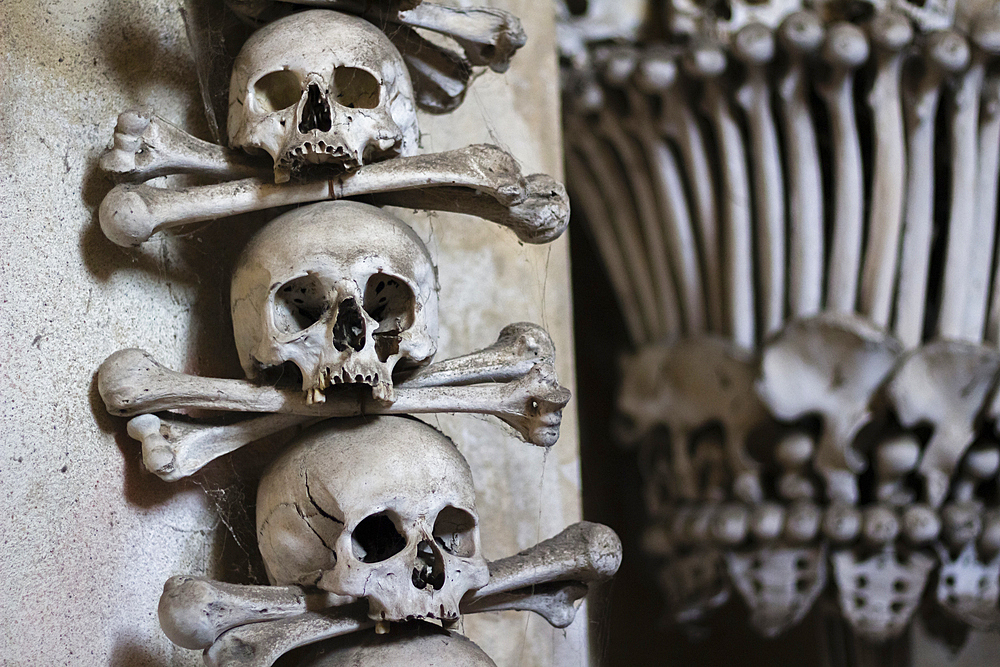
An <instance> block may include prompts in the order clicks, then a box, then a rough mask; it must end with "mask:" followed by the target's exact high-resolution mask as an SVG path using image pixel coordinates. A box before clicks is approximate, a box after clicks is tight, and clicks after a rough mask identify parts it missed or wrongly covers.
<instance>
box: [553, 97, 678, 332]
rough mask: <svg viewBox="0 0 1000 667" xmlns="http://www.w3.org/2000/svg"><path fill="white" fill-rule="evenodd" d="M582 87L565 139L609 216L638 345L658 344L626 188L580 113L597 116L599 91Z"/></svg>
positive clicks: (648, 278) (655, 308) (655, 307)
mask: <svg viewBox="0 0 1000 667" xmlns="http://www.w3.org/2000/svg"><path fill="white" fill-rule="evenodd" d="M582 85H583V87H584V90H583V91H582V92H581V94H580V95H579V96H578V97H576V98H575V99H574V102H575V103H578V104H579V108H578V109H575V110H574V111H577V112H579V116H577V115H576V114H571V115H569V116H568V117H567V118H566V136H567V138H568V139H569V141H570V142H571V144H570V145H571V146H572V147H573V148H574V150H576V151H577V152H578V153H579V154H580V156H581V157H582V158H583V162H584V163H585V164H586V166H587V168H588V170H592V172H593V175H594V180H595V181H596V182H597V185H598V187H599V192H600V193H601V196H602V198H603V199H604V202H605V205H606V206H607V210H608V212H609V213H610V215H611V223H612V227H613V229H614V238H615V240H616V243H615V245H616V246H617V247H618V248H620V250H621V253H622V257H623V258H624V260H625V269H626V270H627V271H628V276H629V289H630V290H631V291H632V292H633V293H634V294H635V298H636V303H637V305H638V308H639V315H640V316H641V318H642V322H643V332H644V335H643V338H642V339H641V342H644V343H646V342H650V341H655V340H660V339H661V338H663V337H664V336H665V335H666V333H667V332H666V331H664V330H663V327H662V319H661V318H660V316H659V315H658V313H660V311H661V310H662V309H661V308H660V307H659V304H658V303H657V301H656V294H655V291H654V290H653V278H652V272H651V269H650V267H649V264H648V262H647V261H646V256H645V251H644V249H643V247H642V242H641V238H642V233H641V231H640V226H639V221H638V213H637V212H636V210H635V206H634V203H633V201H632V197H631V195H630V194H629V191H628V184H627V182H626V180H625V179H624V178H623V177H622V175H621V173H620V172H619V170H618V169H616V168H615V167H614V165H613V162H614V155H613V154H612V153H611V150H610V149H609V148H608V147H607V145H605V144H604V142H602V141H600V140H599V139H598V138H597V137H596V136H595V135H594V131H593V129H592V128H591V123H590V122H588V121H587V120H584V118H583V114H584V113H586V114H587V115H592V114H594V113H595V112H596V113H599V112H600V111H599V110H600V108H601V107H602V106H603V105H604V103H605V102H604V95H603V91H602V90H601V89H600V88H599V87H598V86H597V84H596V83H594V82H590V81H584V82H583V84H582ZM602 252H603V251H602Z"/></svg>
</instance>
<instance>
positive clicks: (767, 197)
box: [732, 23, 785, 336]
mask: <svg viewBox="0 0 1000 667" xmlns="http://www.w3.org/2000/svg"><path fill="white" fill-rule="evenodd" d="M732 48H733V53H734V54H735V56H736V58H737V59H739V60H740V61H742V62H743V64H744V66H745V67H746V71H747V75H746V80H745V81H744V82H743V84H742V85H741V86H740V87H739V89H738V90H737V91H736V101H737V102H738V103H739V105H740V106H741V107H743V110H744V112H746V115H747V120H748V126H749V131H750V161H751V168H752V173H753V178H752V179H751V181H752V183H753V192H754V204H755V214H756V227H757V259H758V264H757V282H758V285H759V288H760V295H759V301H760V305H759V309H760V318H761V333H762V335H764V336H768V335H770V334H772V333H774V332H775V331H777V330H778V329H779V328H781V324H782V322H783V321H784V315H785V187H784V182H783V178H784V177H783V175H782V168H781V156H780V155H779V152H778V131H777V128H776V127H775V122H774V113H773V111H772V109H771V87H770V85H769V81H768V78H769V77H768V66H769V65H770V63H771V61H772V60H773V59H774V33H773V32H772V31H771V30H770V29H769V28H767V27H766V26H764V25H762V24H760V23H751V24H749V25H746V26H744V27H743V28H742V29H740V31H739V32H737V33H736V36H735V37H734V38H733V47H732Z"/></svg>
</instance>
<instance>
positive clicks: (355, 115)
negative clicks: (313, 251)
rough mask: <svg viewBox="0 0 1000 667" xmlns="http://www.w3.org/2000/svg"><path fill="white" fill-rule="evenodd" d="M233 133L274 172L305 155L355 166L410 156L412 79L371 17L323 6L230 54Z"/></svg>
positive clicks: (279, 174)
mask: <svg viewBox="0 0 1000 667" xmlns="http://www.w3.org/2000/svg"><path fill="white" fill-rule="evenodd" d="M228 128H229V142H230V145H232V146H234V147H239V148H243V149H245V150H247V151H249V152H258V151H264V152H266V153H268V154H269V155H270V156H271V157H272V158H273V159H274V173H275V180H276V181H278V182H281V181H285V180H288V178H289V175H290V173H291V171H292V170H296V169H298V168H300V167H302V166H303V165H305V164H332V165H334V166H338V167H341V168H344V169H351V168H354V167H357V166H359V165H361V164H365V163H368V162H373V161H377V160H380V159H385V158H387V157H394V156H396V155H410V154H412V152H413V150H414V149H415V147H416V142H417V135H418V131H417V117H416V111H415V108H414V105H413V87H412V84H411V82H410V76H409V73H408V72H407V69H406V65H405V63H404V62H403V58H402V56H400V54H399V52H398V51H397V50H396V48H395V47H394V46H393V45H392V42H390V41H389V38H388V37H386V36H385V34H383V33H382V31H380V30H379V29H378V28H376V27H375V26H374V25H372V24H371V23H369V22H367V21H365V20H364V19H361V18H358V17H356V16H349V15H346V14H341V13H339V12H335V11H331V10H327V9H316V10H310V11H305V12H299V13H297V14H292V15H290V16H287V17H285V18H282V19H280V20H277V21H275V22H273V23H271V24H269V25H267V26H266V27H264V28H261V29H260V30H258V31H257V32H256V33H254V34H253V35H252V36H251V37H250V39H248V40H247V42H246V44H245V45H244V46H243V49H242V50H241V51H240V54H239V55H238V56H237V58H236V61H235V63H233V73H232V78H231V79H230V85H229V124H228Z"/></svg>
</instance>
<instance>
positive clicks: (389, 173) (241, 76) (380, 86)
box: [98, 0, 621, 667]
mask: <svg viewBox="0 0 1000 667" xmlns="http://www.w3.org/2000/svg"><path fill="white" fill-rule="evenodd" d="M331 4H334V5H336V6H341V5H344V7H345V8H346V9H352V8H353V9H354V10H356V11H358V12H360V13H361V14H362V15H363V18H362V17H358V16H353V15H349V14H345V13H340V12H337V11H332V10H326V9H323V10H310V11H290V10H291V9H293V8H290V7H284V6H282V7H283V8H277V7H271V8H270V9H278V11H276V12H275V13H276V14H278V15H281V16H282V18H279V19H277V20H275V21H274V22H272V23H268V24H266V25H264V27H262V28H260V30H258V31H257V32H256V33H254V34H253V35H252V36H251V37H250V38H249V39H248V41H247V42H246V44H245V45H244V47H243V49H242V50H241V52H240V55H239V56H238V57H237V59H236V61H235V64H234V67H233V72H232V81H231V85H230V105H229V106H230V113H229V119H228V131H229V136H230V143H231V144H232V146H233V148H227V147H222V146H218V145H214V144H209V143H207V142H203V141H200V140H198V139H196V138H194V137H192V136H190V135H188V134H186V133H185V132H184V131H183V130H181V129H180V128H177V127H175V126H173V125H171V124H170V123H168V122H166V121H164V120H162V119H160V118H158V117H156V116H155V115H152V114H150V113H149V112H146V111H127V112H125V113H123V114H122V115H121V116H120V117H119V121H118V127H117V128H116V132H115V135H114V140H113V143H112V145H111V146H110V147H109V149H108V151H107V152H106V153H105V155H104V156H103V157H102V160H101V165H102V167H103V168H104V169H105V170H107V171H109V172H111V173H112V174H113V175H116V176H118V177H120V178H121V179H122V180H125V181H136V182H134V183H123V184H120V185H118V186H116V187H115V188H114V189H112V190H111V192H110V193H109V194H108V195H107V197H106V198H105V200H104V202H103V203H102V206H101V213H100V215H101V226H102V229H103V230H104V231H105V233H106V235H107V236H108V237H109V238H110V239H111V240H112V241H114V242H116V243H119V244H121V245H139V244H142V243H144V242H145V241H146V240H148V238H149V237H150V236H151V235H153V234H155V233H158V232H161V231H164V230H166V229H168V228H170V227H173V226H175V225H181V224H184V223H187V222H193V221H197V220H204V219H213V218H217V217H223V216H225V215H232V214H235V213H240V212H244V211H250V210H265V209H270V208H273V207H276V206H284V205H288V204H300V203H306V202H316V201H318V202H319V203H312V204H310V205H308V206H302V207H300V208H295V209H292V210H290V211H287V212H285V213H283V214H281V215H278V216H276V217H274V218H273V219H271V220H270V221H268V222H267V223H266V224H265V225H264V226H263V227H262V228H261V229H260V230H258V231H257V233H256V234H255V235H254V236H253V237H252V238H251V239H250V241H249V242H248V243H247V244H246V246H245V247H244V248H243V251H242V254H241V256H240V259H239V261H238V262H237V264H236V267H235V270H234V274H233V280H232V286H231V290H230V298H231V306H232V319H233V331H234V336H235V345H236V349H237V352H238V355H239V358H240V361H241V364H242V366H243V370H244V371H245V373H246V375H247V379H245V380H236V379H218V378H203V377H197V376H193V375H185V374H182V373H178V372H174V371H171V370H168V369H166V368H164V367H163V366H161V365H160V364H159V363H157V362H156V361H155V360H154V359H153V358H152V357H151V356H150V355H149V354H147V353H146V352H143V351H142V350H138V349H125V350H120V351H118V352H116V353H114V354H112V355H111V356H110V357H109V358H108V359H107V360H106V361H105V362H104V363H103V364H102V365H101V368H100V370H99V372H98V386H99V390H100V393H101V396H102V398H103V399H104V402H105V404H106V407H107V409H108V411H109V412H110V413H112V414H114V415H118V416H126V417H131V418H132V419H131V420H130V421H129V422H128V425H127V431H128V433H129V435H131V436H132V437H133V438H135V439H136V440H139V441H141V443H142V457H143V462H144V464H145V466H146V468H147V469H148V470H149V471H150V472H152V473H154V474H156V475H158V476H159V477H161V478H162V479H164V480H166V481H176V480H178V479H182V478H185V477H189V476H191V475H196V474H198V472H199V470H201V469H202V468H203V467H204V466H205V465H207V464H209V463H210V462H211V461H213V460H214V459H216V458H218V457H221V456H225V455H228V454H230V453H231V452H233V451H234V450H236V449H238V448H240V447H243V446H244V445H247V444H249V443H251V442H255V441H258V440H261V439H263V438H269V437H271V436H274V435H276V434H279V433H282V432H284V437H283V438H279V441H281V440H284V442H286V443H287V446H286V447H285V449H284V450H282V451H280V452H279V453H277V454H276V456H275V458H274V460H273V461H272V462H271V464H270V466H269V467H268V468H267V470H266V471H265V472H264V473H263V475H262V477H261V479H260V483H259V487H258V495H257V503H256V510H257V538H258V546H259V549H260V553H261V557H262V560H263V564H264V568H265V570H266V572H267V577H268V580H269V582H270V584H271V585H270V586H257V585H238V584H231V583H223V582H217V581H212V580H209V579H205V578H202V577H194V576H175V577H172V578H171V579H169V580H168V581H167V583H166V585H165V587H164V592H163V596H162V597H161V600H160V606H159V617H160V624H161V627H162V628H163V630H164V632H165V633H166V634H167V636H168V637H169V638H170V639H171V640H172V641H173V642H174V643H176V644H177V645H179V646H182V647H184V648H188V649H201V650H204V658H205V662H206V664H209V665H213V666H219V667H222V666H229V667H267V666H268V665H271V664H272V663H273V662H274V661H275V660H277V659H279V658H281V656H282V655H284V654H286V653H287V652H289V651H291V650H293V649H296V648H299V647H303V646H306V645H315V646H313V653H312V654H311V655H307V656H303V655H299V656H298V657H299V658H301V661H300V664H304V665H313V666H318V665H326V666H327V667H333V666H335V665H348V664H350V665H358V664H366V665H380V666H385V665H397V664H398V665H403V664H406V665H418V664H426V665H430V664H476V665H483V666H487V665H493V662H492V661H491V660H490V659H489V657H488V656H486V655H485V653H483V652H482V651H481V650H480V649H479V648H478V647H476V646H475V645H474V644H473V643H472V642H470V641H468V640H466V639H465V638H463V637H461V636H460V635H457V634H456V633H454V632H453V631H452V630H451V629H450V628H451V627H452V626H454V624H455V623H457V622H458V620H459V619H460V617H461V615H462V614H465V613H478V612H485V611H498V610H526V611H532V612H535V613H537V614H539V615H541V616H542V617H543V618H545V620H547V621H548V622H549V623H551V624H552V625H553V626H555V627H560V628H561V627H566V626H567V625H569V624H570V623H571V622H572V621H573V619H574V616H575V614H576V610H577V606H578V602H579V600H580V599H581V598H582V597H583V596H584V595H586V593H587V591H588V589H589V587H590V586H591V585H592V584H594V583H596V582H600V581H604V580H606V579H608V578H610V577H611V576H612V575H613V574H614V572H615V571H616V570H617V567H618V564H619V562H620V558H621V545H620V544H619V542H618V539H617V536H616V535H615V534H614V533H613V531H611V530H610V529H608V528H606V527H604V526H601V525H598V524H591V523H586V522H581V523H577V524H574V525H572V526H570V527H568V528H567V529H566V530H564V531H563V532H562V533H560V534H559V535H557V536H555V537H553V538H551V539H549V540H545V541H543V542H541V543H539V544H537V545H536V546H535V547H532V548H530V549H527V550H525V551H522V552H521V553H519V554H516V555H514V556H511V557H510V558H504V559H500V560H497V561H494V562H490V563H488V562H487V561H486V559H485V557H484V556H483V553H482V547H481V543H480V536H479V515H478V514H477V511H476V499H475V490H474V485H473V481H472V472H471V470H470V467H469V464H468V462H467V461H466V460H465V458H464V457H463V456H462V454H461V453H460V452H459V450H458V448H457V447H456V445H455V444H454V443H453V442H452V441H451V440H450V439H448V438H447V437H445V436H444V435H443V434H442V433H440V432H439V431H437V430H436V429H434V428H432V427H431V426H429V425H428V424H426V423H424V422H421V421H418V420H417V419H415V418H413V417H412V415H416V414H428V413H441V412H462V413H478V414H485V415H492V416H495V417H498V418H499V419H500V420H502V421H503V422H505V423H506V424H507V425H509V426H511V427H512V428H513V429H514V430H515V431H516V432H517V433H518V434H519V435H520V436H521V437H522V438H523V439H524V440H525V441H527V442H530V443H532V444H534V445H538V446H542V447H551V446H553V445H554V444H555V442H556V440H557V439H558V437H559V426H560V421H561V410H562V408H563V407H564V406H565V405H566V403H567V402H568V401H569V398H570V395H569V391H568V390H566V389H565V388H564V387H562V386H560V385H559V383H558V381H557V379H556V377H555V369H554V355H555V350H554V346H553V344H552V340H551V338H550V337H549V335H548V333H547V332H546V331H545V330H544V329H542V328H541V327H539V326H537V325H534V324H531V323H524V322H521V323H514V324H511V325H509V326H507V327H505V328H504V329H503V330H502V331H501V332H500V336H499V338H498V340H497V341H496V342H495V343H494V344H492V345H489V346H487V347H485V348H484V349H482V350H479V351H478V352H473V353H470V354H466V355H463V356H459V357H455V358H453V359H447V360H444V361H438V362H434V363H432V357H433V355H434V353H435V352H436V350H437V342H438V341H437V335H438V290H439V286H438V277H437V270H436V267H435V266H434V265H433V262H432V259H431V255H430V252H429V250H428V248H427V247H426V246H425V244H424V243H423V241H422V240H421V239H420V237H419V236H418V235H417V234H416V232H414V230H413V229H411V228H410V227H409V226H408V225H407V224H406V223H404V222H403V221H401V220H399V219H397V218H395V217H394V216H393V215H391V214H390V213H388V212H387V211H384V210H382V209H380V208H377V207H376V206H373V205H371V203H361V202H358V201H321V200H329V199H333V200H343V199H344V198H345V197H351V196H366V197H367V201H368V202H375V203H378V204H397V205H404V206H408V207H413V208H423V209H430V210H450V211H464V212H466V213H472V214H475V215H477V216H479V217H482V218H485V219H489V220H493V221H495V222H497V223H498V224H501V225H504V226H507V227H511V228H513V229H514V230H515V232H516V233H517V234H518V236H519V237H520V238H521V239H522V240H524V241H528V242H531V243H547V242H549V241H551V240H553V239H555V238H556V237H558V236H559V234H560V233H561V232H562V231H563V229H565V225H566V221H567V217H568V207H567V203H566V201H565V193H564V191H563V189H562V186H561V185H560V184H559V183H557V182H556V181H555V180H553V179H552V178H551V177H549V176H547V175H544V174H533V175H529V176H527V177H525V176H522V175H521V173H520V169H519V168H518V167H517V164H516V162H515V160H514V158H513V157H512V156H511V155H510V154H508V153H507V152H506V151H503V150H502V149H500V148H497V147H495V146H470V147H468V148H466V149H461V150H458V151H451V152H448V153H437V154H425V155H415V154H414V153H415V150H416V145H415V144H416V138H417V136H418V134H419V132H418V128H417V116H416V108H415V107H416V106H421V107H423V108H424V109H425V110H430V111H434V112H442V111H446V110H447V109H448V108H451V106H455V105H457V104H458V103H459V102H460V101H461V96H462V95H463V94H464V90H465V89H464V87H465V85H466V84H468V83H469V80H468V77H466V79H465V80H464V81H454V80H449V79H448V76H447V75H448V73H449V72H452V71H453V70H454V69H456V68H457V70H461V71H464V70H465V69H468V68H471V66H472V65H489V66H491V67H492V68H493V69H494V70H496V71H503V70H504V69H506V65H507V63H508V61H509V58H510V57H511V56H512V55H513V52H514V51H516V49H517V48H518V47H519V46H520V45H522V44H523V43H524V35H523V33H522V32H521V30H520V25H519V22H518V20H517V19H516V18H515V17H513V16H511V15H509V14H507V13H506V12H501V11H498V10H487V9H449V8H445V7H441V6H437V5H431V4H420V3H419V2H408V3H404V4H398V3H394V4H389V3H387V4H385V5H382V6H380V8H370V7H368V6H367V4H364V3H363V4H362V5H361V6H359V5H358V4H357V3H352V2H349V1H347V2H343V3H338V2H336V1H335V0H332V2H331ZM234 5H235V6H237V7H238V8H242V9H245V10H248V11H249V9H254V10H255V12H254V18H256V19H261V18H262V17H263V16H266V15H267V14H268V12H267V11H264V10H266V9H268V7H267V3H266V2H265V3H260V2H252V3H240V2H236V0H234ZM256 10H260V12H257V11H256ZM373 23H384V24H390V25H391V26H395V27H394V29H393V35H394V36H395V38H396V41H397V42H400V43H401V44H402V48H404V49H406V48H413V49H416V50H417V51H418V52H414V51H404V53H403V54H401V53H400V52H399V51H397V49H396V46H394V44H393V41H391V40H390V39H389V38H388V37H387V36H386V35H385V34H384V33H383V32H382V31H380V30H379V29H378V28H377V27H376V26H375V25H373ZM417 28H421V29H427V30H432V31H436V32H439V33H441V34H444V35H447V36H448V37H450V38H451V39H452V40H453V41H454V42H455V43H456V44H457V45H458V46H459V49H458V50H455V51H452V50H448V49H445V50H443V51H442V48H443V47H440V46H437V45H434V46H432V45H431V44H430V42H426V41H425V40H423V38H422V37H420V36H419V33H417V32H416V29H417ZM303 35H306V36H308V39H302V36H303ZM460 51H462V52H464V55H463V54H462V53H460ZM435 54H437V55H435ZM442 54H444V55H442ZM415 63H416V64H415ZM435 65H436V66H439V67H440V69H435ZM414 69H416V70H417V72H418V73H419V74H420V75H421V76H419V77H414V78H415V81H414V82H412V83H411V80H410V71H411V70H414ZM436 75H438V76H436ZM446 84H447V85H446ZM451 84H454V85H451ZM459 84H461V85H459ZM442 86H445V88H447V90H446V91H444V92H448V94H449V95H450V97H448V100H450V101H447V100H443V98H442V95H443V91H442V88H441V87H442ZM456 86H457V88H456ZM209 96H210V95H208V94H207V93H206V98H207V97H209ZM445 102H447V103H445ZM449 105H451V106H449ZM237 149H244V150H245V151H246V153H245V154H244V153H243V152H241V151H240V150H237ZM262 156H264V157H262ZM266 156H270V158H271V161H270V163H268V160H267V157H266ZM190 173H194V174H198V175H200V176H202V177H205V178H209V179H214V180H219V181H221V182H220V183H215V184H210V185H198V186H194V187H188V188H179V189H178V188H172V187H169V186H168V187H161V186H156V185H153V184H151V183H147V182H143V181H147V180H149V179H152V178H154V177H157V176H161V175H177V174H190ZM191 409H194V410H196V411H198V412H199V414H200V415H201V416H200V417H199V418H193V417H192V416H191V415H188V414H185V412H186V411H187V410H191ZM205 412H208V413H209V415H216V414H217V413H220V412H237V413H248V414H247V416H246V417H245V418H244V419H242V420H240V421H233V420H231V419H230V420H227V421H226V422H225V423H223V424H221V425H220V424H219V423H218V422H217V421H216V420H214V419H211V418H208V419H205V418H204V414H203V413H205ZM262 413H263V414H262ZM349 417H363V419H345V418H349ZM165 574H166V573H165ZM430 621H433V624H432V623H430ZM372 628H374V630H375V632H374V633H373V632H372ZM392 630H395V631H392ZM375 633H377V634H379V635H382V637H381V638H379V639H372V635H374V634H375ZM390 657H391V660H389V658H390ZM387 660H389V661H387ZM420 660H423V661H424V662H420Z"/></svg>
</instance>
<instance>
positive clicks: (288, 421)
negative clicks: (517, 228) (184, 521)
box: [128, 322, 555, 482]
mask: <svg viewBox="0 0 1000 667" xmlns="http://www.w3.org/2000/svg"><path fill="white" fill-rule="evenodd" d="M554 352H555V351H554V347H553V345H552V341H551V338H549V335H548V333H546V332H545V330H544V329H542V328H541V327H539V326H537V325H534V324H530V323H527V322H521V323H518V324H511V325H508V326H507V327H504V329H503V330H502V331H501V332H500V337H499V339H498V341H497V342H496V343H494V344H493V345H491V346H490V347H488V348H486V349H484V350H481V351H479V352H473V353H471V354H467V355H465V356H462V357H457V358H455V359H449V360H446V361H441V362H437V363H434V364H431V365H430V366H427V367H425V368H423V369H420V370H419V371H417V373H415V374H414V375H412V376H410V377H409V378H407V379H406V380H405V381H403V382H402V383H398V384H397V386H398V387H402V388H404V389H407V388H425V387H439V386H445V385H450V386H460V385H464V384H476V383H483V382H509V381H513V380H516V379H518V378H521V377H523V376H525V375H526V374H527V373H528V372H529V371H530V370H531V368H533V367H534V366H535V364H538V363H545V364H549V363H552V362H553V361H554ZM318 419H319V418H315V419H312V418H309V417H302V416H301V415H294V414H274V415H267V416H263V417H252V418H250V419H245V420H243V421H240V422H236V423H234V424H225V425H221V426H216V425H211V424H204V423H198V422H193V421H180V420H178V419H170V418H167V417H162V418H161V417H157V416H156V415H152V414H144V415H139V416H138V417H135V418H133V419H132V420H130V421H129V423H128V433H129V435H130V436H132V437H133V438H135V439H136V440H139V441H140V442H141V443H142V453H143V456H142V458H143V464H144V465H145V467H146V469H147V470H148V471H150V472H152V473H154V474H156V475H157V476H159V477H160V478H161V479H163V480H164V481H167V482H173V481H176V480H178V479H181V478H183V477H187V476H190V475H192V474H194V473H195V472H197V471H198V470H200V469H201V468H202V467H204V466H205V465H206V464H207V463H209V462H211V461H213V460H214V459H216V458H218V457H220V456H223V455H225V454H228V453H230V452H233V451H235V450H236V449H239V448H240V447H243V446H244V445H247V444H249V443H251V442H254V441H256V440H260V439H261V438H265V437H268V436H270V435H272V434H274V433H277V432H279V431H282V430H284V429H286V428H289V427H291V426H296V425H301V424H307V423H309V422H310V421H315V420H318Z"/></svg>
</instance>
